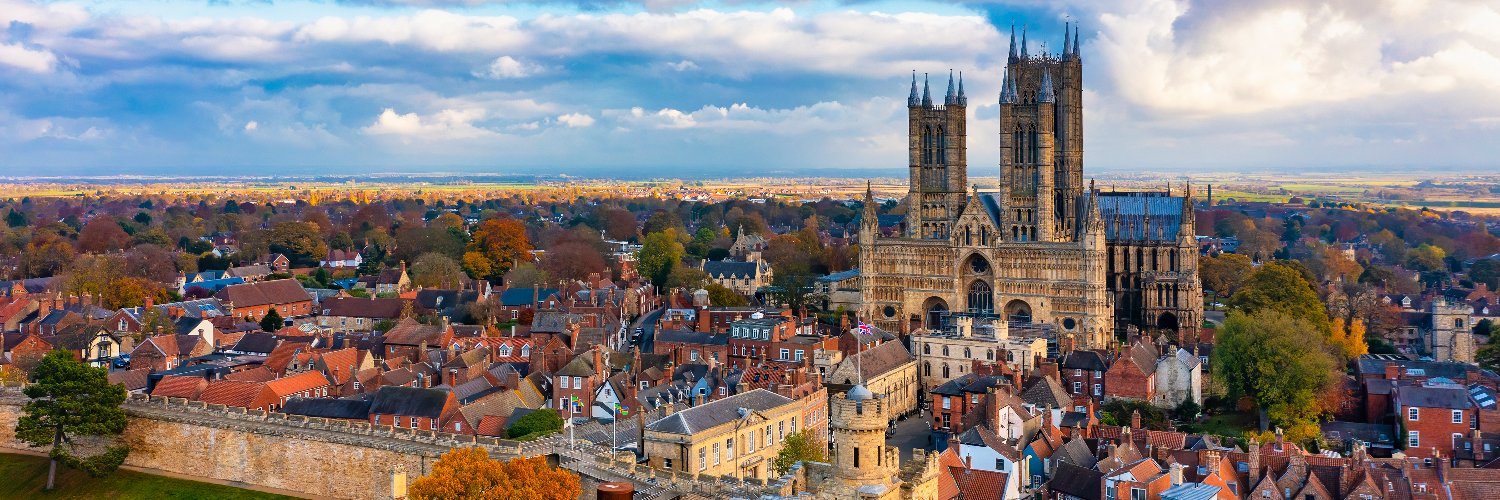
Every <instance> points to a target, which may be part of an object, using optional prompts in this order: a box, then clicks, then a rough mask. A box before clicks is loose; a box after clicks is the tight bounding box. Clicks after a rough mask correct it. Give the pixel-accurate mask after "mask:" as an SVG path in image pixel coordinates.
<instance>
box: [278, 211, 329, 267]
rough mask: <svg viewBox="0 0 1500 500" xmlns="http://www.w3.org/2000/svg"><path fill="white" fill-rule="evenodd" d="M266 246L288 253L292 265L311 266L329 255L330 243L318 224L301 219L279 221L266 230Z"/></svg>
mask: <svg viewBox="0 0 1500 500" xmlns="http://www.w3.org/2000/svg"><path fill="white" fill-rule="evenodd" d="M265 238H266V248H267V250H269V251H270V252H272V253H280V254H284V255H286V258H287V259H289V260H291V261H292V267H311V266H315V265H317V264H318V260H320V259H322V258H323V257H324V256H326V255H328V244H327V243H325V242H324V239H323V234H322V233H321V232H320V229H319V228H318V225H317V224H313V223H308V222H299V221H287V222H278V223H276V225H274V226H271V229H269V230H267V231H266V234H265Z"/></svg>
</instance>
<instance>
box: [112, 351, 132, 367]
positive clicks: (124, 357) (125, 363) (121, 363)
mask: <svg viewBox="0 0 1500 500" xmlns="http://www.w3.org/2000/svg"><path fill="white" fill-rule="evenodd" d="M110 364H112V365H114V366H115V368H130V355H129V354H121V355H119V356H118V357H116V358H115V359H114V361H112V362H110Z"/></svg>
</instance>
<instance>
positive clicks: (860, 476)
mask: <svg viewBox="0 0 1500 500" xmlns="http://www.w3.org/2000/svg"><path fill="white" fill-rule="evenodd" d="M888 403H889V400H887V399H886V398H882V397H878V396H876V395H875V393H873V392H871V391H870V390H869V389H866V388H865V387H864V386H863V385H855V386H854V387H852V388H850V389H849V391H848V392H847V393H843V394H838V395H836V396H833V397H831V398H830V401H829V407H830V408H832V411H831V412H829V425H830V428H831V429H832V431H833V453H832V454H831V455H830V456H829V458H830V460H829V462H830V464H831V465H832V466H833V467H832V469H833V470H832V474H831V475H832V477H830V478H828V479H829V480H827V481H820V482H817V483H815V484H809V486H810V487H811V489H814V490H815V491H814V493H813V496H814V498H820V499H821V498H830V499H832V498H859V499H868V500H928V499H931V500H936V499H937V489H938V475H939V471H938V470H937V469H938V467H937V464H936V460H935V459H936V455H937V454H935V453H934V454H932V459H928V458H927V456H926V455H914V456H913V458H914V459H916V460H913V463H912V464H911V466H910V467H907V468H905V469H904V470H903V468H902V467H901V459H900V450H899V449H897V448H896V447H894V446H889V445H887V444H886V440H885V431H886V425H887V422H889V420H890V419H891V418H894V417H893V414H892V408H891V407H890V406H889V405H888Z"/></svg>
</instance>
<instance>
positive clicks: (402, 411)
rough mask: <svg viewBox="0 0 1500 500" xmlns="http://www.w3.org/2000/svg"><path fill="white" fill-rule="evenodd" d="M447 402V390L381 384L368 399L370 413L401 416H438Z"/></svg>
mask: <svg viewBox="0 0 1500 500" xmlns="http://www.w3.org/2000/svg"><path fill="white" fill-rule="evenodd" d="M447 402H448V391H444V390H441V389H419V388H416V387H399V386H391V385H387V386H382V387H381V388H380V390H379V391H376V392H375V397H374V398H373V400H371V401H370V413H374V414H378V415H399V416H403V417H407V416H409V417H425V418H438V417H440V416H442V414H443V405H444V404H446V403H447Z"/></svg>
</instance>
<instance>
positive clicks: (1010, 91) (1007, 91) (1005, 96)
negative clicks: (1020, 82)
mask: <svg viewBox="0 0 1500 500" xmlns="http://www.w3.org/2000/svg"><path fill="white" fill-rule="evenodd" d="M1013 84H1014V82H1013V81H1012V80H1011V79H1010V68H1009V67H1006V68H1005V78H1004V79H1002V80H1001V82H1000V104H1015V103H1016V91H1015V85H1013Z"/></svg>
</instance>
